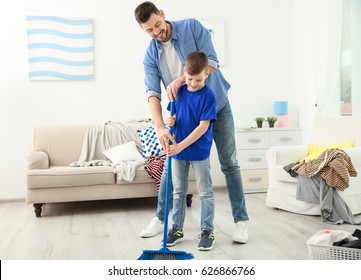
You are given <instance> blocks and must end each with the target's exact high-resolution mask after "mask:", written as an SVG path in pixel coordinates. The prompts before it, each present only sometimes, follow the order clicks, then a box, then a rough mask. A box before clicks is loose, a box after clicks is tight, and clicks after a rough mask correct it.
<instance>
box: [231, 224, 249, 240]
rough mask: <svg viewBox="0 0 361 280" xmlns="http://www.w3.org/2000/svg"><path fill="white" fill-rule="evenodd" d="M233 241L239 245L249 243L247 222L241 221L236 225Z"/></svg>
mask: <svg viewBox="0 0 361 280" xmlns="http://www.w3.org/2000/svg"><path fill="white" fill-rule="evenodd" d="M232 239H233V241H235V242H238V243H247V241H248V228H247V225H246V223H245V222H243V221H239V222H238V223H236V224H235V229H234V234H233V237H232Z"/></svg>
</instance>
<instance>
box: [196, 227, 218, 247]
mask: <svg viewBox="0 0 361 280" xmlns="http://www.w3.org/2000/svg"><path fill="white" fill-rule="evenodd" d="M199 238H200V239H201V241H199V245H198V250H200V251H209V250H212V249H213V245H214V243H216V240H215V238H214V234H213V232H211V231H209V230H203V231H202V233H201V234H200V235H199Z"/></svg>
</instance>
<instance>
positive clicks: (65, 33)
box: [27, 16, 94, 80]
mask: <svg viewBox="0 0 361 280" xmlns="http://www.w3.org/2000/svg"><path fill="white" fill-rule="evenodd" d="M27 35H28V65H29V79H30V80H93V79H94V60H93V20H92V19H88V18H63V17H55V16H27Z"/></svg>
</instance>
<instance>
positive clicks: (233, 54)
mask: <svg viewBox="0 0 361 280" xmlns="http://www.w3.org/2000/svg"><path fill="white" fill-rule="evenodd" d="M140 2H141V1H134V0H131V1H129V0H128V1H119V0H106V1H100V0H59V1H58V0H52V1H48V0H31V1H28V0H12V1H7V2H6V5H1V6H2V7H1V8H0V34H1V35H0V36H2V38H1V43H0V130H1V137H0V141H1V142H0V143H1V145H0V154H1V156H2V160H1V161H0V170H1V173H0V200H4V199H5V200H6V199H19V198H20V199H21V198H24V197H25V193H26V157H27V153H28V152H29V151H30V150H31V149H32V131H33V128H34V127H35V126H39V125H53V124H95V123H103V122H106V121H108V120H112V121H125V120H130V119H133V118H143V117H149V116H150V115H149V111H148V106H147V103H146V100H145V95H144V86H143V70H142V59H143V55H144V51H145V48H146V46H147V45H148V42H149V38H148V35H146V34H145V33H144V32H143V31H142V30H141V29H140V28H139V26H138V25H137V24H136V22H135V20H134V17H133V11H134V8H135V7H136V6H137V5H138V4H139V3H140ZM155 3H156V4H157V5H158V6H159V7H161V8H163V9H164V11H165V13H166V16H167V18H169V19H180V18H185V17H196V18H202V19H223V20H224V22H225V55H226V64H225V65H224V66H223V67H222V71H223V73H224V75H225V77H226V78H227V79H228V81H229V82H230V83H231V85H232V88H231V90H230V92H229V96H230V100H231V102H232V106H233V112H234V116H235V123H236V125H237V126H246V127H249V126H254V125H255V123H254V121H253V119H254V118H255V117H256V116H259V115H263V116H268V115H272V114H273V101H275V100H288V101H289V113H290V114H291V116H292V119H293V123H294V124H295V125H297V124H298V105H297V104H296V101H295V100H296V98H295V90H294V31H293V29H294V21H293V13H294V9H293V4H294V1H290V0H254V1H249V0H238V1H235V0H223V1H214V0H207V1H206V0H198V1H193V0H184V1H166V0H158V1H155ZM3 6H5V7H3ZM27 15H54V16H64V17H89V18H92V19H93V20H94V26H93V28H94V59H95V80H94V81H29V80H28V78H27V70H28V69H27V37H26V16H27ZM212 172H213V181H214V184H215V185H223V184H224V178H223V176H222V174H221V172H220V171H219V164H218V161H217V158H216V155H215V151H213V153H212Z"/></svg>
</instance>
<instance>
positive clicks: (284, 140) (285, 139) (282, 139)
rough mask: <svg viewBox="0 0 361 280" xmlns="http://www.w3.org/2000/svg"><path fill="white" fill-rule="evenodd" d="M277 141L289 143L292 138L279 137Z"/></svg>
mask: <svg viewBox="0 0 361 280" xmlns="http://www.w3.org/2000/svg"><path fill="white" fill-rule="evenodd" d="M279 140H280V141H283V142H289V141H292V140H293V138H292V137H281V138H280V139H279Z"/></svg>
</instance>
